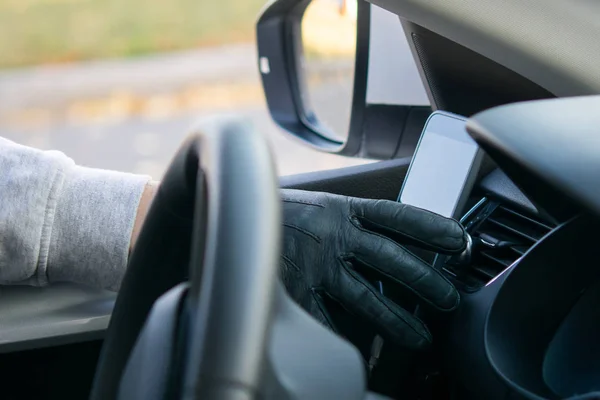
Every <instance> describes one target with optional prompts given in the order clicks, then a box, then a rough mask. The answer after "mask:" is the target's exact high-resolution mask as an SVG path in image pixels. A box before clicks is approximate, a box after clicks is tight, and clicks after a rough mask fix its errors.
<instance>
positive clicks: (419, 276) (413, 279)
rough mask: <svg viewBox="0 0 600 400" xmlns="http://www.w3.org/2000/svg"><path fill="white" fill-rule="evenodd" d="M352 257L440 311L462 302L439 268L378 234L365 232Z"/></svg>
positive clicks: (452, 307)
mask: <svg viewBox="0 0 600 400" xmlns="http://www.w3.org/2000/svg"><path fill="white" fill-rule="evenodd" d="M352 257H354V258H356V260H358V261H359V262H360V264H362V265H364V266H366V267H368V268H370V269H372V270H374V271H376V272H377V273H378V274H381V275H384V276H385V277H386V278H388V279H390V280H392V281H394V282H396V283H397V284H398V285H400V286H401V287H404V288H406V289H407V290H410V291H411V292H413V293H414V294H415V295H416V296H417V297H419V299H421V300H422V301H424V302H426V303H428V304H430V305H432V306H433V307H435V308H437V309H439V310H442V311H452V310H454V309H455V308H456V307H457V306H458V304H459V302H460V295H459V294H458V291H457V290H456V288H455V287H454V285H452V283H451V282H450V281H449V280H448V279H446V277H445V276H444V275H442V273H441V272H440V271H438V270H437V269H435V268H433V267H432V266H430V265H429V264H427V263H425V261H423V260H421V259H420V258H418V257H417V256H415V255H414V254H412V253H411V252H410V251H408V250H407V249H405V248H404V247H402V246H400V245H398V244H396V243H394V242H393V241H392V240H390V239H388V238H386V237H384V236H381V235H379V234H377V233H371V232H367V231H365V234H364V235H362V237H361V240H360V241H359V242H358V243H356V244H355V247H354V249H353V253H352Z"/></svg>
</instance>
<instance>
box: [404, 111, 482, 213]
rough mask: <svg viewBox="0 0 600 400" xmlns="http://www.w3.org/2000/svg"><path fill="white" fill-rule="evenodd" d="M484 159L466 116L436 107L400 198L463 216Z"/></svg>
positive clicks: (431, 209) (424, 131)
mask: <svg viewBox="0 0 600 400" xmlns="http://www.w3.org/2000/svg"><path fill="white" fill-rule="evenodd" d="M482 159H483V152H482V151H481V149H480V148H479V146H477V143H475V141H474V140H473V139H471V137H470V136H469V134H468V133H467V130H466V118H464V117H462V116H460V115H455V114H451V113H448V112H442V111H436V112H434V113H432V114H431V115H430V116H429V119H428V120H427V122H426V123H425V127H424V128H423V132H422V133H421V138H420V139H419V142H418V144H417V148H416V150H415V153H414V155H413V158H412V161H411V163H410V166H409V169H408V173H407V175H406V178H405V179H404V183H403V185H402V189H401V190H400V194H399V196H398V201H399V202H401V203H405V204H410V205H413V206H416V207H419V208H423V209H426V210H429V211H433V212H435V213H437V214H440V215H443V216H445V217H451V218H456V219H460V217H461V213H462V212H463V211H464V210H463V208H464V206H465V204H466V202H467V200H468V198H469V194H470V193H471V189H472V188H473V184H474V183H475V179H476V177H477V174H478V172H479V168H480V166H481V161H482Z"/></svg>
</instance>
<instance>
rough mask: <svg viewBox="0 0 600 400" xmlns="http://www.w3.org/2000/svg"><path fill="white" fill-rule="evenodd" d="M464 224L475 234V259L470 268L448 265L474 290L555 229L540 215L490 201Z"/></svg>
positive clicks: (448, 269) (453, 273)
mask: <svg viewBox="0 0 600 400" xmlns="http://www.w3.org/2000/svg"><path fill="white" fill-rule="evenodd" d="M463 223H464V224H465V226H466V228H467V231H468V232H469V233H470V234H471V236H472V237H473V241H474V250H473V261H472V263H471V265H470V266H469V267H453V266H451V265H447V266H446V269H447V271H448V272H450V273H451V274H452V275H454V276H455V277H456V278H457V279H458V280H460V281H461V282H462V283H463V284H464V285H465V286H466V287H467V288H470V289H478V288H480V287H482V286H484V285H485V284H487V283H488V282H489V281H491V280H492V279H494V278H495V277H496V276H498V275H499V274H500V273H501V272H502V271H504V270H505V269H506V268H508V267H509V266H510V265H511V264H512V263H514V262H515V261H516V260H517V259H519V257H521V256H522V255H523V254H524V253H525V252H526V251H527V250H529V248H530V247H531V246H533V245H534V244H535V243H536V242H537V241H538V240H540V239H541V238H542V237H543V236H544V235H546V234H547V233H548V232H550V230H551V229H552V226H550V225H549V224H547V223H544V222H541V221H539V220H538V219H536V218H533V217H530V216H527V215H524V214H522V213H520V212H517V211H515V210H513V209H511V208H509V207H507V206H505V205H503V204H500V203H497V202H493V201H487V200H486V201H485V202H482V205H481V207H479V210H477V211H475V212H474V213H473V215H472V216H470V218H469V217H468V218H467V221H463Z"/></svg>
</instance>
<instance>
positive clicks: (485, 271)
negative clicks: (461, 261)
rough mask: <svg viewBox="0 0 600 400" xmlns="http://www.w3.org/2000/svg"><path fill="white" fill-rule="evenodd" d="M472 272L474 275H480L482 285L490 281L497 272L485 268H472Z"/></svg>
mask: <svg viewBox="0 0 600 400" xmlns="http://www.w3.org/2000/svg"><path fill="white" fill-rule="evenodd" d="M472 271H473V272H474V273H476V274H479V275H482V277H483V278H484V279H485V282H483V283H487V282H489V281H491V280H492V279H494V278H495V277H496V275H497V274H498V272H497V271H496V270H494V269H491V268H489V267H486V266H477V267H473V268H472Z"/></svg>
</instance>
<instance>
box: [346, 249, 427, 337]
mask: <svg viewBox="0 0 600 400" xmlns="http://www.w3.org/2000/svg"><path fill="white" fill-rule="evenodd" d="M338 261H339V262H340V264H342V268H344V269H345V270H346V271H347V272H348V274H349V275H350V277H351V278H352V279H354V280H355V281H356V282H357V283H359V284H361V285H362V286H364V287H365V288H366V289H367V290H368V291H369V292H371V294H372V295H373V296H375V298H376V299H378V300H379V301H380V302H381V304H383V305H384V306H385V308H387V309H388V311H389V312H391V313H392V314H394V315H395V316H396V317H398V318H399V319H401V320H402V321H403V322H404V323H405V324H406V326H408V327H409V328H410V329H411V330H412V331H413V332H414V333H415V334H416V335H417V336H420V337H421V338H422V339H424V340H426V341H427V342H428V343H431V332H429V329H428V328H427V326H426V325H425V324H424V323H423V321H421V320H420V319H419V318H417V317H415V316H413V318H414V319H415V320H416V321H418V322H420V323H421V325H422V327H423V330H424V331H425V333H424V334H422V333H420V332H418V331H417V329H416V328H415V327H414V326H413V325H411V324H410V323H409V322H408V321H407V320H406V318H404V317H403V316H402V315H400V314H398V313H397V312H395V311H394V310H393V309H392V307H390V305H389V304H387V302H386V301H385V300H384V299H383V298H382V297H381V296H380V295H379V294H378V293H377V292H376V291H375V290H374V289H373V288H371V285H369V284H368V283H367V282H364V281H363V280H362V279H361V278H360V277H359V276H358V274H357V273H356V271H354V270H352V269H350V268H348V266H347V265H346V263H345V262H344V261H343V257H339V258H338Z"/></svg>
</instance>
